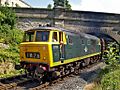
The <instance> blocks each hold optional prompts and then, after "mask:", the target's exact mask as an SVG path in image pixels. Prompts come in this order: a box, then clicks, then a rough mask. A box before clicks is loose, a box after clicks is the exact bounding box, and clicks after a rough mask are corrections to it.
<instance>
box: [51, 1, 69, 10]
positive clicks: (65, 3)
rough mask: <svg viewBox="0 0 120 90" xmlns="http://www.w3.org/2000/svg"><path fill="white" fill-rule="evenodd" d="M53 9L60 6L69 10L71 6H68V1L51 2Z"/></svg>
mask: <svg viewBox="0 0 120 90" xmlns="http://www.w3.org/2000/svg"><path fill="white" fill-rule="evenodd" d="M53 1H54V7H58V6H62V7H65V8H66V9H67V10H71V5H70V4H69V1H68V0H53Z"/></svg>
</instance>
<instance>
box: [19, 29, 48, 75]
mask: <svg viewBox="0 0 120 90" xmlns="http://www.w3.org/2000/svg"><path fill="white" fill-rule="evenodd" d="M49 36H50V31H48V30H28V31H26V32H25V34H24V40H23V42H22V43H21V44H20V60H21V61H20V64H21V67H22V68H25V69H26V70H27V71H28V72H34V71H35V70H36V68H39V69H41V72H43V71H47V70H48V69H49V65H50V50H49V49H50V43H49ZM39 71H40V70H39ZM41 72H40V73H41Z"/></svg>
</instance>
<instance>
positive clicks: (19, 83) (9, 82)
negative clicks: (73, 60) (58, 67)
mask: <svg viewBox="0 0 120 90" xmlns="http://www.w3.org/2000/svg"><path fill="white" fill-rule="evenodd" d="M97 64H99V63H95V64H92V65H90V66H86V67H83V68H82V69H80V70H79V72H78V75H80V73H81V72H84V71H86V70H87V69H89V68H92V67H94V66H95V65H97ZM74 76H76V74H74V73H70V74H68V75H65V76H63V77H62V78H57V79H54V80H53V81H52V82H45V83H43V84H39V83H38V82H37V83H35V82H36V81H35V80H33V79H32V78H30V77H28V76H27V75H26V74H23V75H19V76H14V77H10V78H4V79H0V90H20V89H21V87H23V86H26V85H28V87H27V89H29V90H42V89H44V90H45V89H47V88H49V87H52V86H54V85H55V84H56V83H63V82H64V81H65V80H67V79H69V78H70V77H74ZM33 83H34V84H36V85H33V86H32V84H33ZM18 87H19V89H18ZM22 90H24V89H22Z"/></svg>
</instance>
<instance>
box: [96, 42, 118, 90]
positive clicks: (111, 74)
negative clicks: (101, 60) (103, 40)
mask: <svg viewBox="0 0 120 90" xmlns="http://www.w3.org/2000/svg"><path fill="white" fill-rule="evenodd" d="M105 62H106V67H105V68H104V69H103V70H102V72H101V73H100V76H99V78H100V81H99V84H98V85H97V86H96V88H95V90H120V57H119V49H118V48H117V45H116V44H115V43H112V44H110V45H109V46H108V51H107V54H106V55H105ZM98 87H99V88H98Z"/></svg>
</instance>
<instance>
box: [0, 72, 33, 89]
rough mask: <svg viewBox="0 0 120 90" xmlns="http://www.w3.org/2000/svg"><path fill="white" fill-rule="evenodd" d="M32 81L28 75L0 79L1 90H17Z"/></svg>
mask: <svg viewBox="0 0 120 90" xmlns="http://www.w3.org/2000/svg"><path fill="white" fill-rule="evenodd" d="M30 81H32V79H31V78H30V77H28V76H27V74H22V75H17V76H14V77H9V78H2V79H0V90H9V89H11V90H15V89H16V87H17V86H18V85H21V84H23V83H27V82H30Z"/></svg>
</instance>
